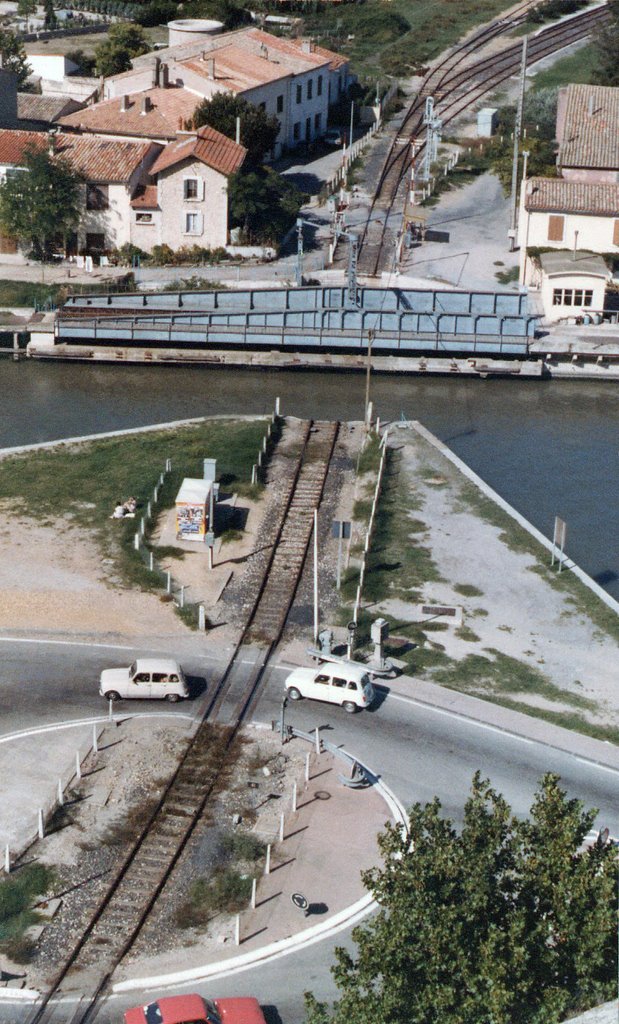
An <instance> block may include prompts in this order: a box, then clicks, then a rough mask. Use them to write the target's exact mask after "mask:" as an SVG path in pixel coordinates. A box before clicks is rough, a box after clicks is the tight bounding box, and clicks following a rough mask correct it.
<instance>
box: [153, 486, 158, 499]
mask: <svg viewBox="0 0 619 1024" xmlns="http://www.w3.org/2000/svg"><path fill="white" fill-rule="evenodd" d="M157 494H158V491H157V487H155V489H154V491H153V501H154V502H155V503H156V502H157Z"/></svg>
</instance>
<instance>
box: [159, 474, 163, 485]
mask: <svg viewBox="0 0 619 1024" xmlns="http://www.w3.org/2000/svg"><path fill="white" fill-rule="evenodd" d="M162 484H163V473H161V474H160V475H159V486H160V487H161V485H162Z"/></svg>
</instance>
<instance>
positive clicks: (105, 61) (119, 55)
mask: <svg viewBox="0 0 619 1024" xmlns="http://www.w3.org/2000/svg"><path fill="white" fill-rule="evenodd" d="M149 49H150V46H149V45H148V40H147V39H146V36H145V35H144V29H143V28H142V27H141V26H140V25H133V24H130V23H127V22H117V23H116V24H114V25H110V29H109V32H108V34H107V37H106V38H105V39H104V40H103V42H101V43H99V45H98V46H97V47H96V49H95V60H96V65H95V70H96V72H97V74H98V75H103V76H104V77H106V78H107V77H109V76H110V75H119V74H121V73H122V72H123V71H128V70H129V68H130V67H131V59H132V58H133V57H139V56H140V54H142V53H148V51H149Z"/></svg>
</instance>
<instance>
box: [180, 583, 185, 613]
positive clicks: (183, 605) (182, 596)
mask: <svg viewBox="0 0 619 1024" xmlns="http://www.w3.org/2000/svg"><path fill="white" fill-rule="evenodd" d="M184 607H185V587H184V585H183V586H182V587H181V608H184Z"/></svg>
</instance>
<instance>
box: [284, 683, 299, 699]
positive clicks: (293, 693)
mask: <svg viewBox="0 0 619 1024" xmlns="http://www.w3.org/2000/svg"><path fill="white" fill-rule="evenodd" d="M286 693H287V694H288V696H289V697H290V700H301V691H300V690H297V688H296V686H291V687H289V689H288V690H286Z"/></svg>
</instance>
